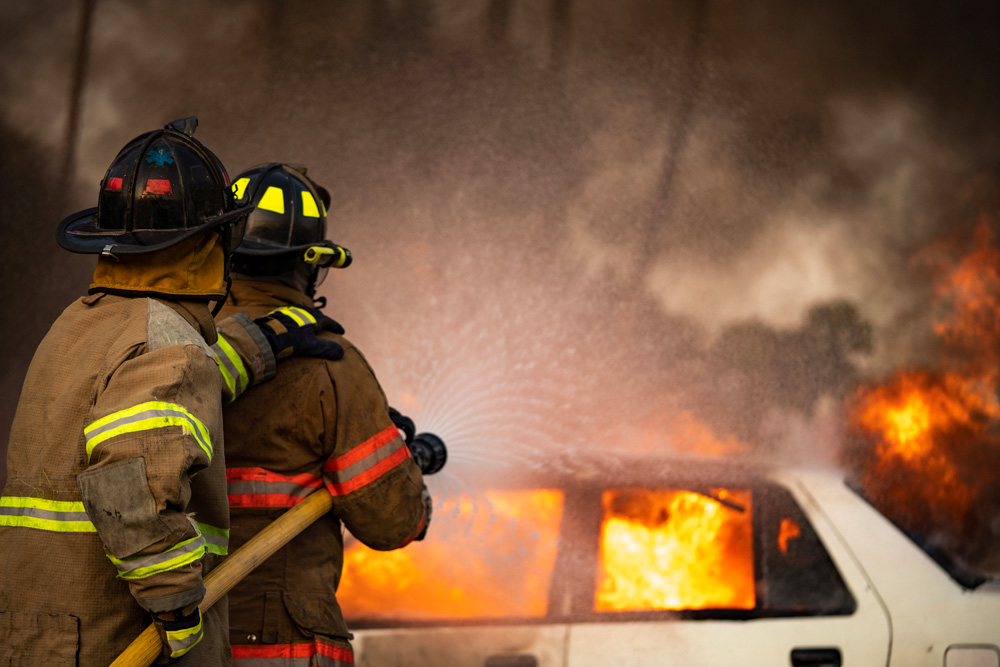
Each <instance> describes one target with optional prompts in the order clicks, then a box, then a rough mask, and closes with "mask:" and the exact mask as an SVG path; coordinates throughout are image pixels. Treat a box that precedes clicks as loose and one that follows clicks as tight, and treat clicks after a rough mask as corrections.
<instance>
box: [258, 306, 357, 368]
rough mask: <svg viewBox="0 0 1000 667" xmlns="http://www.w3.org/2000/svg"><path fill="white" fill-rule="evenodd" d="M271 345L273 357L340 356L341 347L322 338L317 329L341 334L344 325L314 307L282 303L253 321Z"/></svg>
mask: <svg viewBox="0 0 1000 667" xmlns="http://www.w3.org/2000/svg"><path fill="white" fill-rule="evenodd" d="M254 324H256V325H257V326H258V327H260V330H261V333H263V334H264V337H265V338H267V342H268V343H270V344H271V350H272V351H273V352H274V358H275V359H284V358H285V357H290V356H293V355H294V356H298V357H319V358H321V359H333V360H337V359H342V358H343V357H344V348H342V347H341V346H340V345H339V344H338V343H334V342H333V341H332V340H324V339H322V338H320V337H318V336H317V335H316V332H317V331H332V332H333V333H336V334H342V333H344V327H342V326H340V325H339V324H337V323H336V322H335V321H333V320H332V319H330V318H329V317H327V316H326V315H324V314H323V313H322V312H321V311H320V310H319V309H318V308H307V307H304V306H284V307H282V308H278V309H277V310H272V311H271V312H270V313H268V314H267V315H266V316H264V317H261V318H258V319H256V320H254Z"/></svg>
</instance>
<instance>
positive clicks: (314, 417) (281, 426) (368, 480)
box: [220, 280, 427, 667]
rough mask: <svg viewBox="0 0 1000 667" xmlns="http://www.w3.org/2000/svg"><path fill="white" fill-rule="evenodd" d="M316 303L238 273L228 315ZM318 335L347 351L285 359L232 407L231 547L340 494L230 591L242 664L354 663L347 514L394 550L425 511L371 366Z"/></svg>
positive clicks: (354, 528)
mask: <svg viewBox="0 0 1000 667" xmlns="http://www.w3.org/2000/svg"><path fill="white" fill-rule="evenodd" d="M311 305H312V300H311V299H309V298H308V297H307V296H306V295H305V294H303V293H301V292H298V291H295V290H293V289H290V288H287V287H283V286H279V285H274V284H270V283H262V282H249V281H240V280H237V281H235V282H234V283H233V288H232V292H231V295H230V299H229V301H228V302H227V304H226V307H225V308H224V309H223V311H222V312H221V313H220V316H226V315H231V314H233V313H237V312H246V313H248V314H249V315H250V317H258V316H260V315H263V314H265V313H267V312H269V311H271V310H273V309H275V308H278V307H281V306H293V307H294V306H311ZM320 335H321V336H323V337H326V338H328V339H330V340H335V341H336V342H338V343H340V344H341V345H342V346H343V347H344V351H345V354H344V358H343V359H342V360H339V361H325V360H322V359H306V358H295V359H289V360H288V361H284V362H282V366H281V373H280V374H279V375H278V377H276V378H275V379H274V380H273V381H271V382H268V383H267V384H265V385H261V386H259V387H254V388H253V389H251V390H249V391H248V392H247V393H246V395H244V396H243V398H241V399H240V401H239V402H237V403H235V404H233V405H230V406H228V407H227V408H226V409H225V411H224V420H225V430H226V466H227V468H228V473H227V474H228V479H229V502H230V511H231V520H232V533H231V541H232V546H233V548H237V547H238V546H239V545H241V544H243V543H244V542H245V541H246V540H248V539H249V538H250V537H252V536H253V535H255V534H256V533H257V532H259V531H260V530H261V529H263V528H264V527H265V526H267V525H268V524H269V523H270V522H271V521H273V520H274V519H275V518H277V517H278V516H280V515H281V514H282V513H283V512H285V511H286V510H287V509H288V508H289V507H291V506H293V505H295V504H296V503H297V502H299V501H301V500H302V499H303V498H304V497H305V496H306V495H308V494H309V493H311V492H314V491H316V490H317V489H320V488H326V489H327V490H329V491H330V492H331V493H332V495H333V509H332V510H331V512H330V513H329V514H328V515H327V516H325V517H323V518H321V519H320V520H318V521H317V522H316V523H314V524H312V525H311V526H310V527H309V528H307V529H306V530H305V531H304V532H303V533H301V534H300V535H299V536H297V537H296V538H295V539H293V540H292V541H291V542H290V543H289V544H288V545H286V546H285V547H284V548H282V549H281V550H280V551H278V552H277V553H276V554H275V555H273V556H271V557H270V558H269V559H268V560H267V561H265V562H264V563H263V564H262V565H261V566H259V567H258V568H257V569H256V570H254V571H253V572H252V573H251V574H250V575H249V576H248V577H247V578H246V579H245V580H244V581H243V582H241V583H240V584H238V585H237V586H236V587H235V588H234V589H233V590H232V591H230V595H229V599H230V627H231V631H230V642H231V643H232V647H233V657H234V664H235V665H240V664H244V661H245V664H247V665H251V664H252V665H253V666H254V667H263V666H265V665H276V666H277V665H281V666H291V665H324V666H326V667H339V666H340V665H348V664H351V662H352V658H351V650H350V644H349V642H348V640H349V639H350V634H349V632H348V629H347V626H346V624H345V622H344V618H343V615H342V614H341V611H340V607H339V605H338V604H337V599H336V595H335V593H336V590H337V586H338V584H339V582H340V576H341V569H342V566H343V556H344V554H343V550H344V537H343V532H342V525H345V526H346V527H347V529H349V530H350V532H351V534H352V535H353V536H354V537H356V538H357V539H359V540H360V541H362V542H363V543H365V544H367V545H368V546H370V547H372V548H375V549H381V550H390V549H395V548H399V547H401V546H404V545H405V544H407V543H408V542H409V541H410V540H412V539H413V537H414V536H415V535H417V534H418V533H419V532H420V531H421V530H422V529H423V528H424V524H425V522H426V520H427V518H426V517H425V512H424V505H423V501H422V500H421V491H422V489H423V478H422V476H421V473H420V470H419V468H418V467H417V466H416V464H415V463H414V461H413V458H412V457H411V456H410V453H409V449H408V448H407V447H406V445H405V444H404V443H403V440H402V438H401V437H400V435H399V431H398V430H397V429H396V428H395V426H393V424H392V421H391V420H390V418H389V414H388V405H387V403H386V398H385V395H384V393H383V391H382V388H381V387H380V385H379V383H378V381H377V379H376V377H375V374H374V373H373V372H372V370H371V368H370V367H369V365H368V363H367V361H366V360H365V358H364V357H363V356H362V354H361V352H360V351H358V349H357V348H355V347H354V346H353V345H352V344H351V343H350V342H349V341H348V340H347V339H345V338H344V337H343V336H339V335H336V334H332V333H330V332H323V333H322V334H320Z"/></svg>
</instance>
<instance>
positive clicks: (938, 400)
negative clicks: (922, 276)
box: [849, 222, 1000, 544]
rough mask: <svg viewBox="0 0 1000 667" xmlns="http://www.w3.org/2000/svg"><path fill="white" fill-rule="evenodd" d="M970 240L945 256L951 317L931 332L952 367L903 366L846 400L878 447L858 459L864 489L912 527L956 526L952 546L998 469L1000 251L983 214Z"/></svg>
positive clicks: (944, 295)
mask: <svg viewBox="0 0 1000 667" xmlns="http://www.w3.org/2000/svg"><path fill="white" fill-rule="evenodd" d="M973 242H974V247H973V249H972V250H971V251H970V252H968V253H967V254H965V255H964V256H963V257H961V259H959V260H958V261H956V262H953V263H948V262H946V261H940V262H938V268H939V269H943V271H942V273H943V276H942V279H941V280H940V281H939V283H938V286H937V288H936V299H937V300H936V304H935V305H936V309H937V312H939V313H941V314H943V315H946V319H941V320H939V321H938V322H936V323H935V325H934V331H935V333H936V334H937V335H938V336H939V337H940V338H941V340H942V341H943V342H944V343H947V344H948V348H947V352H948V356H947V357H943V358H942V365H943V366H944V367H945V368H946V370H941V371H927V370H909V371H899V372H897V373H895V374H894V375H893V376H892V377H890V378H889V379H888V380H887V381H886V382H885V383H883V384H881V385H877V386H867V387H861V388H860V389H859V390H858V391H857V393H856V395H855V396H854V399H853V402H852V403H851V404H850V405H849V417H850V421H851V423H852V424H853V426H854V427H855V428H856V429H858V431H859V433H861V434H863V436H864V438H865V441H866V444H867V443H870V444H871V445H873V446H874V447H873V449H872V450H868V451H863V452H862V454H863V456H862V459H863V460H862V462H861V463H860V471H859V472H860V473H861V477H860V481H861V483H862V485H863V487H864V489H865V492H866V495H867V496H868V497H869V498H871V499H872V500H873V501H874V502H876V503H877V504H878V505H879V506H880V509H882V510H883V511H884V512H886V514H888V515H889V516H890V517H892V518H893V519H894V520H896V521H897V522H900V523H901V524H902V525H903V527H904V528H906V529H907V530H912V531H915V532H917V533H919V534H922V535H925V536H927V535H931V534H949V533H950V534H951V537H950V538H949V539H951V541H952V542H953V543H954V544H963V543H966V542H969V541H971V540H970V536H969V535H966V536H965V537H963V536H961V534H960V533H961V532H963V531H965V532H966V533H968V532H970V531H971V532H976V531H977V529H975V528H971V526H972V524H973V523H975V521H977V520H978V519H975V518H974V516H973V515H974V514H975V513H976V512H982V504H983V500H982V498H981V494H982V493H983V492H984V489H986V488H987V487H989V486H991V485H993V484H995V482H996V476H997V473H996V471H993V470H989V469H988V468H992V467H993V466H992V465H989V464H984V463H985V461H988V460H995V459H996V458H997V456H998V455H1000V439H998V435H997V429H996V425H997V420H998V418H1000V403H998V400H997V387H996V385H997V380H998V378H1000V374H998V370H1000V364H998V360H1000V355H998V347H997V346H998V344H1000V250H998V249H997V248H996V247H994V246H993V245H992V241H991V236H990V232H989V228H988V226H987V225H986V224H985V222H984V223H981V224H980V225H979V226H978V227H977V228H976V230H975V232H974V236H973ZM977 505H978V506H979V507H978V508H977ZM970 521H971V522H972V523H970ZM971 539H975V538H974V536H972V537H971Z"/></svg>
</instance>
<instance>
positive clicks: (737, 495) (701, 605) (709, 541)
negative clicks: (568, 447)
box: [594, 488, 755, 612]
mask: <svg viewBox="0 0 1000 667" xmlns="http://www.w3.org/2000/svg"><path fill="white" fill-rule="evenodd" d="M750 499H751V493H750V491H748V490H736V491H730V490H726V489H713V490H709V491H707V492H704V493H698V492H695V491H691V490H688V489H683V488H681V489H662V488H657V489H641V488H626V489H608V490H606V491H604V493H603V496H602V501H601V507H602V516H601V528H600V538H599V543H598V545H599V546H598V567H597V578H596V589H595V594H594V609H595V611H598V612H601V611H645V610H654V609H705V608H715V609H752V608H753V607H754V604H755V581H754V557H753V555H754V554H753V511H752V506H751V502H750Z"/></svg>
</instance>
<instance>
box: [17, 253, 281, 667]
mask: <svg viewBox="0 0 1000 667" xmlns="http://www.w3.org/2000/svg"><path fill="white" fill-rule="evenodd" d="M220 275H221V273H220ZM274 370H275V365H274V357H273V354H272V352H271V350H270V347H269V345H268V343H267V341H266V340H265V339H264V338H263V336H262V335H261V333H260V331H259V329H258V328H257V326H256V325H254V324H253V323H252V322H250V320H249V319H248V318H247V317H246V316H245V315H243V316H239V317H236V318H230V319H229V320H227V321H225V322H222V323H220V324H219V325H218V336H217V328H216V325H215V323H214V322H213V320H212V317H211V314H210V313H209V311H208V307H207V305H206V304H205V303H204V302H203V301H193V300H184V299H183V296H181V297H180V298H179V300H167V299H160V298H148V297H137V296H116V295H114V294H107V293H100V292H99V293H95V294H92V295H90V296H87V297H83V298H81V299H79V300H78V301H76V302H75V303H73V304H72V305H70V306H69V307H68V308H67V309H66V310H65V311H64V312H63V313H62V315H60V317H59V318H58V319H57V320H56V322H55V323H54V324H53V326H52V328H51V329H50V330H49V332H48V334H47V335H46V336H45V338H44V340H43V341H42V343H41V344H40V345H39V347H38V350H37V352H36V354H35V356H34V358H33V360H32V362H31V365H30V368H29V369H28V373H27V376H26V379H25V382H24V386H23V389H22V393H21V398H20V401H19V403H18V407H17V412H16V414H15V417H14V422H13V426H12V429H11V434H10V440H9V449H8V458H7V483H6V486H5V487H4V489H3V494H2V497H0V664H2V665H48V666H50V667H57V666H62V665H78V664H79V665H88V666H89V665H107V664H109V663H110V662H111V661H113V660H114V659H115V657H116V656H117V655H118V654H119V653H121V651H122V650H124V649H125V648H126V647H127V646H128V644H129V643H130V642H131V641H132V640H133V639H135V637H136V636H138V635H139V633H140V632H141V631H142V630H143V629H144V628H145V627H146V626H147V625H148V624H149V623H150V620H151V619H150V614H149V612H162V611H170V610H174V609H179V608H182V607H184V606H186V605H190V604H193V603H195V602H198V601H199V600H200V599H201V598H202V596H203V595H204V587H203V585H202V575H203V574H204V573H205V572H207V571H208V570H209V569H211V567H212V566H214V565H215V563H216V562H217V561H218V560H219V558H221V557H222V556H223V555H224V554H225V553H226V552H227V549H228V537H229V520H228V508H227V500H226V491H225V489H226V487H225V457H224V455H223V440H222V405H223V402H224V401H228V400H232V399H233V398H235V396H236V395H238V394H239V393H241V392H242V391H243V390H245V389H246V388H247V387H248V386H249V385H250V384H251V383H256V382H260V381H262V380H264V379H267V378H269V377H270V376H272V375H273V374H274ZM203 626H204V638H203V640H202V641H201V643H200V644H198V645H197V646H195V647H194V648H193V649H192V650H191V651H190V652H189V653H188V654H187V655H186V656H184V658H182V660H181V662H182V664H184V665H194V664H199V665H200V664H205V665H222V664H228V663H229V660H230V657H229V647H228V642H227V641H226V627H227V620H226V605H225V604H219V605H216V606H215V607H213V608H212V609H211V610H210V611H208V612H207V613H206V614H205V615H204V619H203Z"/></svg>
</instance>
